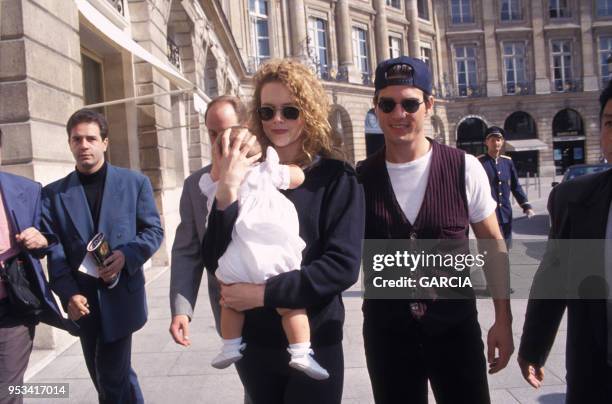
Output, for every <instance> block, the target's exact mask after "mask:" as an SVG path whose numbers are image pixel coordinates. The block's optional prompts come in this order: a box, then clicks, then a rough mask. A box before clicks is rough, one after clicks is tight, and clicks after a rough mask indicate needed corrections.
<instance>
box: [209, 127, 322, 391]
mask: <svg viewBox="0 0 612 404" xmlns="http://www.w3.org/2000/svg"><path fill="white" fill-rule="evenodd" d="M243 130H244V129H243ZM238 132H239V130H236V129H233V130H232V133H231V135H230V143H231V142H233V140H234V138H235V137H236V136H237V135H238ZM221 137H222V135H220V136H219V137H218V138H217V139H216V141H215V142H214V144H213V147H214V148H217V150H216V152H217V153H219V152H218V151H219V150H220V147H221ZM260 151H261V146H260V145H259V144H258V143H256V145H255V146H254V147H252V148H251V151H250V152H249V156H253V155H255V154H257V153H259V152H260ZM213 171H214V161H213ZM304 178H305V177H304V172H303V171H302V169H301V168H300V167H298V166H296V165H284V164H280V162H279V157H278V154H277V153H276V150H274V148H272V147H268V148H267V150H266V159H265V160H264V161H262V162H259V163H255V164H254V165H253V166H252V167H251V168H250V169H249V172H248V173H247V175H246V176H245V178H244V180H243V182H242V184H241V185H240V188H239V192H238V206H239V212H238V217H237V219H236V223H235V224H234V229H233V231H232V241H231V242H230V244H229V245H228V247H227V249H226V251H225V253H224V254H223V255H222V256H221V258H219V261H218V262H219V266H218V268H217V271H216V272H215V275H216V277H217V279H219V281H220V282H221V283H223V284H232V283H240V282H246V283H255V284H263V283H265V282H266V280H267V279H268V278H270V277H273V276H275V275H278V274H281V273H283V272H288V271H293V270H296V269H299V268H300V265H301V261H302V250H303V249H304V247H305V243H304V241H303V240H302V239H301V238H300V236H299V230H300V225H299V220H298V215H297V211H296V210H295V207H294V205H293V203H292V202H291V201H290V200H289V199H287V198H286V197H285V196H284V195H283V194H282V193H280V192H279V191H278V190H279V189H295V188H297V187H299V186H300V185H301V184H302V183H303V182H304ZM200 189H201V191H202V193H203V194H204V195H205V196H206V197H207V201H208V212H210V210H211V207H212V203H213V201H214V199H215V193H216V189H217V184H216V182H214V181H213V179H212V177H211V175H210V174H204V175H203V176H202V178H201V179H200ZM277 311H278V313H279V315H280V316H281V317H282V326H283V330H284V331H285V334H286V335H287V340H288V341H289V348H288V349H287V351H289V353H290V354H291V360H290V362H289V366H291V367H293V368H295V369H297V370H300V371H303V372H304V373H306V374H307V375H308V376H310V377H312V378H314V379H317V380H323V379H327V378H328V377H329V373H328V372H327V371H326V370H325V369H324V368H323V367H321V366H320V365H319V364H318V363H317V361H316V360H315V359H314V358H313V356H312V355H313V351H312V349H310V325H309V322H308V316H307V315H306V310H305V309H282V308H278V309H277ZM243 325H244V313H242V312H239V311H235V310H233V309H231V308H228V307H222V308H221V336H222V338H223V346H222V348H221V352H219V354H218V355H217V356H215V358H214V359H213V360H212V366H213V367H215V368H217V369H223V368H226V367H228V366H229V365H231V364H232V363H234V362H236V361H238V360H239V359H241V358H242V356H243V355H242V353H241V351H242V350H243V349H244V348H245V346H246V344H244V343H242V327H243Z"/></svg>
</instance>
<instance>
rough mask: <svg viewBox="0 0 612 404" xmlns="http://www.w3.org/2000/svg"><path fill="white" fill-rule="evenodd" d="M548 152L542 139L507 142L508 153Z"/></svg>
mask: <svg viewBox="0 0 612 404" xmlns="http://www.w3.org/2000/svg"><path fill="white" fill-rule="evenodd" d="M528 150H548V145H547V144H546V143H544V142H543V141H541V140H540V139H521V140H506V151H528Z"/></svg>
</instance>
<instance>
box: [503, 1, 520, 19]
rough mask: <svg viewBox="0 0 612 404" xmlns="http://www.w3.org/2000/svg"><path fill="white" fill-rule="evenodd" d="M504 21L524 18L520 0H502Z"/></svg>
mask: <svg viewBox="0 0 612 404" xmlns="http://www.w3.org/2000/svg"><path fill="white" fill-rule="evenodd" d="M500 18H501V20H502V21H519V20H522V19H523V13H522V11H521V2H520V0H501V16H500Z"/></svg>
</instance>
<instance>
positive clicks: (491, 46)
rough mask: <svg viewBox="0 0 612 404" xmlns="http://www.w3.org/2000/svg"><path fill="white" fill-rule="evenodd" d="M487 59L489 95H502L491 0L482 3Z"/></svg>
mask: <svg viewBox="0 0 612 404" xmlns="http://www.w3.org/2000/svg"><path fill="white" fill-rule="evenodd" d="M481 4H482V14H483V26H484V42H485V43H484V46H485V61H486V65H487V70H486V71H487V83H486V85H487V96H489V97H499V96H501V95H502V83H501V80H500V79H499V53H498V49H497V39H496V38H495V22H496V20H497V18H496V16H495V10H494V7H493V4H492V3H491V2H489V1H483V2H482V3H481Z"/></svg>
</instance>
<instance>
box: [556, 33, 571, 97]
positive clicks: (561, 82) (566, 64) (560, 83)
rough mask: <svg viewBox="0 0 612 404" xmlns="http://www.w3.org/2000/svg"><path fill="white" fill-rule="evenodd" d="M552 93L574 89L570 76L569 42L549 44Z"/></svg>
mask: <svg viewBox="0 0 612 404" xmlns="http://www.w3.org/2000/svg"><path fill="white" fill-rule="evenodd" d="M551 54H552V64H553V66H552V68H553V74H552V76H553V91H571V90H572V89H573V87H574V80H573V76H572V44H571V42H570V41H569V40H556V41H552V43H551Z"/></svg>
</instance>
